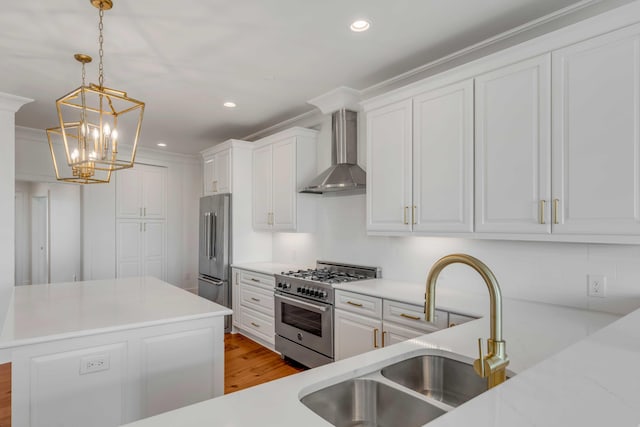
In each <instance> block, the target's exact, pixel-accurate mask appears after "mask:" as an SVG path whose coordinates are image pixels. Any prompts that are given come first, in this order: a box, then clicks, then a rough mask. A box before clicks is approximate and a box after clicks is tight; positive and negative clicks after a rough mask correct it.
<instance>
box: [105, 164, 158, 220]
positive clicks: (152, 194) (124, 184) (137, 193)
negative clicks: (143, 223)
mask: <svg viewBox="0 0 640 427" xmlns="http://www.w3.org/2000/svg"><path fill="white" fill-rule="evenodd" d="M114 174H115V177H116V216H117V217H118V218H138V219H141V218H144V219H163V218H165V217H166V205H167V169H166V168H163V167H158V166H148V165H139V164H137V165H135V166H134V167H133V168H131V169H124V170H121V171H117V172H115V173H114Z"/></svg>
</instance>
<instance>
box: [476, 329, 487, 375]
mask: <svg viewBox="0 0 640 427" xmlns="http://www.w3.org/2000/svg"><path fill="white" fill-rule="evenodd" d="M478 353H479V354H480V358H479V359H478V360H476V363H477V364H478V366H476V372H477V373H478V375H480V377H482V378H485V371H484V352H483V351H482V338H478Z"/></svg>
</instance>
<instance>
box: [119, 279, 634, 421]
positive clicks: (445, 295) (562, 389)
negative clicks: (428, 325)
mask: <svg viewBox="0 0 640 427" xmlns="http://www.w3.org/2000/svg"><path fill="white" fill-rule="evenodd" d="M336 288H342V289H349V290H351V291H354V292H355V291H356V289H359V290H360V291H361V292H362V291H363V289H364V290H365V291H366V292H364V293H367V294H370V295H372V294H373V295H377V296H381V297H384V298H390V299H394V300H397V301H403V302H409V303H414V304H420V303H422V301H424V285H419V284H410V283H403V282H396V281H390V280H385V279H377V280H372V281H369V282H368V283H367V282H364V281H363V282H358V285H356V286H354V284H346V285H337V286H336ZM474 301H475V302H474ZM478 301H483V302H482V307H479V306H477V305H474V304H477V303H478ZM436 305H437V306H439V307H442V308H445V307H446V308H447V309H449V310H451V311H454V312H462V313H469V314H471V313H477V314H483V313H485V312H486V310H485V309H484V308H483V307H484V306H486V307H488V298H484V299H483V297H482V296H468V295H461V294H457V293H455V292H451V291H448V290H447V289H446V288H440V289H438V290H437V295H436ZM503 318H504V338H505V340H506V342H507V353H508V355H509V357H510V360H511V363H510V365H509V367H508V369H509V370H510V371H512V372H515V373H517V375H516V376H515V377H513V378H511V379H510V380H509V381H507V382H506V383H504V384H502V385H500V386H499V387H497V388H495V389H493V390H490V391H488V392H486V393H484V394H483V395H481V396H479V397H477V398H475V399H472V400H470V401H469V402H467V403H465V404H464V405H461V406H460V407H458V408H456V409H454V410H453V411H451V412H450V413H448V414H445V415H443V416H441V417H439V418H437V419H436V420H434V421H432V422H431V423H429V426H430V427H431V426H433V427H438V426H440V427H442V426H456V427H459V426H466V425H476V426H478V425H479V426H487V427H489V426H491V427H497V426H504V427H513V426H537V425H545V426H549V425H552V426H563V427H566V426H594V427H595V426H597V427H601V426H604V425H607V426H613V425H616V426H618V425H620V426H633V427H636V426H638V425H639V423H640V410H638V409H637V407H638V406H637V402H639V401H640V363H638V361H640V310H639V311H636V312H634V313H632V314H630V315H628V316H626V317H624V318H622V319H619V320H618V317H617V316H614V315H609V314H605V313H598V312H589V311H584V310H578V309H572V308H566V307H559V306H553V305H546V304H537V303H530V302H524V301H518V300H504V301H503ZM488 323H489V322H488V319H487V317H484V318H482V319H478V320H475V321H471V322H468V323H465V324H462V325H459V326H456V327H454V328H449V329H445V330H442V331H438V332H435V333H432V334H428V335H423V336H421V337H419V338H415V339H412V340H408V341H405V342H403V343H400V344H396V345H392V346H389V347H385V348H382V349H378V350H375V351H371V352H368V353H365V354H361V355H358V356H355V357H352V358H349V359H346V360H342V361H339V362H336V363H333V364H330V365H325V366H321V367H319V368H315V369H311V370H308V371H305V372H302V373H299V374H296V375H293V376H290V377H286V378H282V379H280V380H277V381H272V382H269V383H266V384H263V385H260V386H256V387H252V388H249V389H246V390H243V391H239V392H235V393H232V394H229V395H225V396H222V397H219V398H216V399H212V400H208V401H205V402H201V403H197V404H195V405H191V406H188V407H184V408H181V409H177V410H175V411H171V412H167V413H165V414H161V415H158V416H156V417H151V418H147V419H144V420H140V421H138V422H135V423H132V424H129V425H128V426H129V427H169V426H177V425H179V426H181V427H196V426H209V425H224V426H225V427H233V426H258V425H278V426H282V427H288V426H291V427H294V426H296V427H297V426H299V425H304V426H305V427H313V426H328V425H330V424H329V423H327V422H326V421H324V420H323V419H322V418H320V417H319V416H317V415H316V414H314V413H313V412H312V411H311V410H309V409H308V408H307V407H305V406H304V405H303V404H302V403H300V401H299V398H300V397H301V396H304V395H306V394H308V393H310V392H313V391H315V390H318V389H320V388H323V387H325V386H328V385H331V384H335V383H337V382H340V381H342V380H345V379H348V378H352V377H357V376H361V375H365V374H368V373H371V372H374V371H377V370H378V369H380V368H381V367H383V366H386V365H388V364H391V363H394V362H397V361H400V360H403V359H407V358H409V357H412V356H415V355H418V354H424V353H425V352H442V351H449V352H454V353H457V354H459V355H461V356H458V358H461V359H463V360H466V361H472V360H473V359H475V358H476V357H477V355H476V352H477V338H479V337H483V338H487V337H488V334H489V325H488ZM607 325H609V326H607ZM596 331H598V332H596ZM399 425H401V424H399Z"/></svg>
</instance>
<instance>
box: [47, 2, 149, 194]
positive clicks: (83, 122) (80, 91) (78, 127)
mask: <svg viewBox="0 0 640 427" xmlns="http://www.w3.org/2000/svg"><path fill="white" fill-rule="evenodd" d="M90 1H91V4H92V5H93V6H95V7H96V8H98V9H99V18H100V21H99V25H98V29H99V32H100V37H99V39H98V40H99V50H98V53H99V57H100V62H99V66H98V84H97V85H96V84H93V83H90V84H88V85H87V84H86V82H85V65H86V64H88V63H90V62H91V61H92V58H91V57H90V56H89V55H85V54H80V53H78V54H76V55H74V57H75V59H76V60H77V61H78V62H80V63H81V64H82V85H81V86H80V87H78V88H77V89H75V90H73V91H71V92H69V93H68V94H67V95H65V96H63V97H62V98H60V99H58V100H57V101H56V108H57V111H58V120H59V126H58V127H55V128H50V129H47V138H48V140H49V148H50V150H51V157H52V159H53V167H54V170H55V173H56V178H57V179H58V180H59V181H67V182H75V183H80V184H96V183H108V182H109V180H110V179H111V173H112V172H113V171H116V170H119V169H125V168H130V167H133V164H134V161H135V157H136V149H137V146H138V138H139V136H140V127H141V125H142V116H143V114H144V102H141V101H138V100H136V99H133V98H130V97H128V96H127V93H126V92H123V91H120V90H115V89H110V88H107V87H105V86H104V67H103V53H104V51H103V41H104V37H103V34H102V30H103V23H102V19H103V16H104V11H105V10H109V9H111V8H112V7H113V3H112V2H111V0H90Z"/></svg>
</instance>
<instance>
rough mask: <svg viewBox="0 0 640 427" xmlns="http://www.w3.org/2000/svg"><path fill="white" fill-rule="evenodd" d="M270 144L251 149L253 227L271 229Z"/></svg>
mask: <svg viewBox="0 0 640 427" xmlns="http://www.w3.org/2000/svg"><path fill="white" fill-rule="evenodd" d="M271 191H272V187H271V145H265V146H264V147H260V148H257V149H255V150H254V151H253V228H254V229H257V230H270V229H271Z"/></svg>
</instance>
